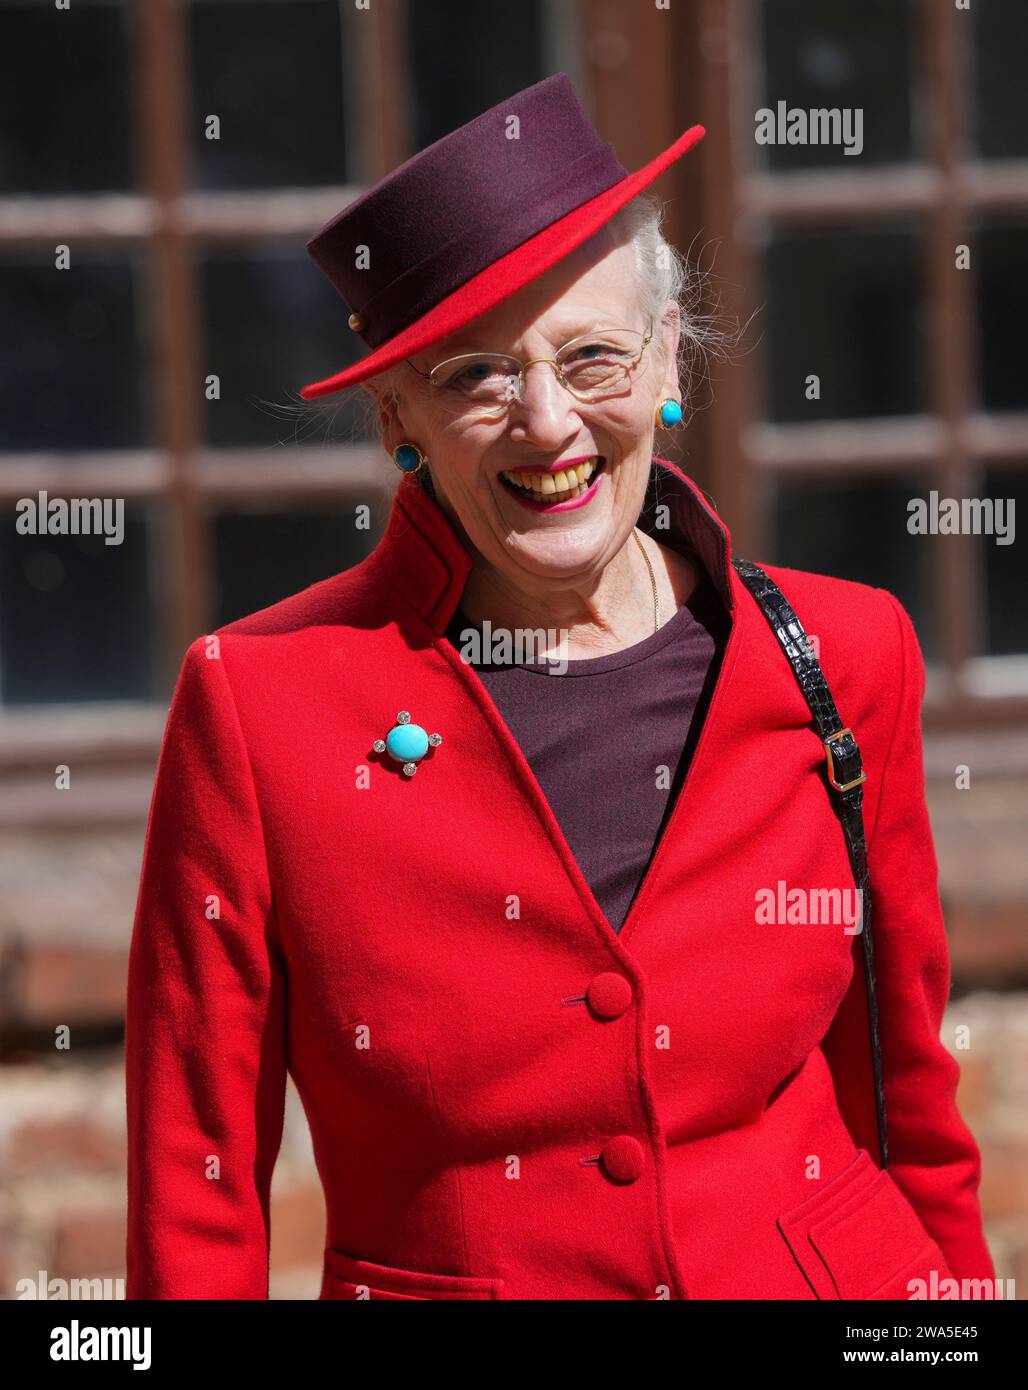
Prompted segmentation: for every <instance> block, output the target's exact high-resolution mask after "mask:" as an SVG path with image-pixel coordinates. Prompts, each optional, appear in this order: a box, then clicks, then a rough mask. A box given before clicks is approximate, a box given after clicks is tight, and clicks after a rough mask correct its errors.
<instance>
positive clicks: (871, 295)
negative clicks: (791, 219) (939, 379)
mask: <svg viewBox="0 0 1028 1390" xmlns="http://www.w3.org/2000/svg"><path fill="white" fill-rule="evenodd" d="M919 257H920V253H919V250H918V241H917V238H916V237H915V235H914V234H913V233H912V232H910V231H906V230H902V231H901V230H896V229H891V230H887V229H881V230H865V229H863V228H861V229H860V230H854V231H850V230H846V229H843V230H840V229H838V228H826V229H825V230H823V231H816V230H806V229H805V230H802V231H795V232H794V231H783V232H781V233H780V234H777V235H775V236H774V237H773V238H772V240H771V241H770V244H769V246H768V251H767V290H766V293H767V310H766V314H767V325H766V326H767V339H766V345H765V361H766V363H767V391H768V396H767V399H768V415H769V418H770V419H772V420H776V421H814V420H829V419H851V418H857V417H863V416H880V415H905V414H913V413H918V412H919V411H921V410H922V409H924V408H925V404H924V403H925V386H924V381H923V378H922V366H923V364H922V363H921V362H920V361H919V354H918V350H917V321H918V302H919V298H920V285H919V267H918V261H919ZM808 376H817V377H818V378H819V379H820V399H819V400H808V399H807V390H808V387H807V378H808Z"/></svg>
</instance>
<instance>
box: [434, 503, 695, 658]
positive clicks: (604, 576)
mask: <svg viewBox="0 0 1028 1390" xmlns="http://www.w3.org/2000/svg"><path fill="white" fill-rule="evenodd" d="M636 534H637V535H638V537H639V540H640V541H641V542H642V544H643V546H644V547H645V549H646V554H647V556H648V557H649V561H650V565H652V567H653V574H654V579H655V580H656V584H657V595H658V598H659V600H660V610H661V621H662V622H666V621H667V619H668V618H669V617H671V616H672V614H673V613H674V612H675V611H676V609H678V608H679V607H680V606H681V604H683V603H685V602H686V601H687V600H688V598H689V595H690V594H691V593H692V591H693V588H694V587H695V584H696V577H697V576H696V570H695V568H694V566H693V564H692V562H691V561H690V560H688V559H687V558H686V557H685V556H683V555H680V554H678V552H677V551H674V550H670V549H667V548H665V547H664V546H661V545H659V544H658V543H657V542H656V541H655V540H653V538H652V537H650V536H648V535H646V534H645V533H644V532H641V531H637V532H636ZM460 606H461V609H462V611H463V612H464V613H465V614H466V616H467V617H468V618H469V619H470V620H471V621H472V622H474V623H482V622H485V621H486V620H487V619H488V621H489V622H490V623H491V624H492V626H493V627H494V628H506V629H515V628H532V629H538V628H543V629H544V630H546V631H550V630H553V631H554V632H555V636H556V641H557V643H559V642H560V641H561V639H562V638H565V639H566V644H567V645H566V646H564V647H563V648H562V649H561V652H562V654H563V655H564V656H565V657H566V658H567V659H568V660H571V661H574V660H580V659H583V658H589V657H597V656H607V655H609V654H610V653H612V652H619V651H623V650H624V648H625V647H631V646H634V645H635V644H636V643H637V642H642V641H644V640H645V638H647V637H649V636H651V635H652V633H653V631H654V615H653V587H652V584H651V583H650V573H649V569H648V568H647V565H646V561H645V560H644V558H643V556H642V554H641V552H640V550H639V546H638V544H637V543H636V541H635V540H634V539H633V536H632V533H629V535H628V538H627V540H626V541H625V544H624V545H623V546H622V547H621V549H620V550H619V551H618V553H617V555H615V556H614V558H613V559H612V560H611V561H610V562H609V564H607V565H606V566H605V567H604V569H603V571H602V573H601V574H600V575H599V576H598V577H597V578H595V579H591V580H590V581H589V582H587V583H582V584H577V583H572V584H568V585H562V586H555V585H553V584H551V583H547V581H545V580H540V581H539V582H538V583H535V584H533V583H530V582H529V583H526V582H518V581H515V580H514V579H512V578H511V577H510V576H509V575H506V574H502V573H500V572H499V571H498V570H496V569H494V568H493V567H492V566H490V565H487V564H486V563H485V562H484V561H482V560H481V559H479V560H477V561H476V563H475V564H474V565H473V566H472V569H471V573H470V575H469V576H468V582H467V584H466V586H465V588H464V593H463V596H462V598H461V605H460ZM543 654H544V655H546V656H550V655H556V654H557V652H556V647H555V646H554V648H553V650H552V651H550V650H547V651H546V652H545V653H543Z"/></svg>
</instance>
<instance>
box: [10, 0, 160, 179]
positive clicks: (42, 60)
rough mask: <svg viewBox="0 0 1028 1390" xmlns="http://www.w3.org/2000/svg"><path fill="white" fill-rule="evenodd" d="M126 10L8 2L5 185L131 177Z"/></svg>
mask: <svg viewBox="0 0 1028 1390" xmlns="http://www.w3.org/2000/svg"><path fill="white" fill-rule="evenodd" d="M125 21H126V12H125V8H124V6H123V5H122V4H120V3H101V0H75V3H74V4H73V5H69V6H68V7H67V8H66V9H58V7H57V6H56V5H55V4H53V3H50V4H39V3H30V4H19V3H13V4H12V3H11V0H7V3H6V4H4V6H3V12H2V18H0V25H2V28H3V37H2V45H3V51H4V57H5V58H6V59H7V61H6V62H5V64H4V69H3V73H4V80H3V82H2V83H0V189H2V190H3V191H4V192H19V193H37V194H42V193H45V194H52V193H94V192H97V191H98V190H111V189H119V190H122V189H127V188H128V187H129V186H130V184H131V183H132V182H133V168H132V165H133V148H132V143H133V133H134V130H135V122H134V120H133V118H132V114H131V103H130V95H131V94H130V88H129V82H130V79H131V78H132V75H133V73H134V71H135V69H134V67H133V64H132V62H131V61H130V57H129V44H128V37H127V34H126V22H125Z"/></svg>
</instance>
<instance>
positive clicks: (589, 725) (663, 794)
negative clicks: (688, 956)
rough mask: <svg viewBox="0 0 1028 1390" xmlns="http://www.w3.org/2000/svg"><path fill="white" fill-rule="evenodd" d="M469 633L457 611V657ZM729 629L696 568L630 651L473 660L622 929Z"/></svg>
mask: <svg viewBox="0 0 1028 1390" xmlns="http://www.w3.org/2000/svg"><path fill="white" fill-rule="evenodd" d="M474 627H475V624H474V623H472V622H471V620H470V619H468V618H466V617H465V616H464V614H463V613H462V611H461V610H460V609H459V608H458V609H457V611H456V613H455V614H454V616H453V620H452V622H451V624H450V626H449V628H448V629H447V634H446V635H447V637H448V639H449V640H450V642H451V643H452V644H453V645H454V646H455V647H456V648H457V649H458V650H460V648H461V645H462V637H461V634H462V633H463V632H464V631H466V630H467V629H469V628H472V629H473V628H474ZM728 628H729V621H728V615H727V613H726V611H725V607H724V604H723V603H722V601H721V599H720V597H719V595H718V593H717V591H716V590H715V589H714V587H713V585H712V583H711V581H710V578H709V576H708V575H707V573H706V571H705V570H704V569H703V568H702V566H700V567H699V578H698V581H697V584H696V587H695V589H694V591H693V593H692V594H691V596H690V597H689V599H688V601H687V602H686V603H684V604H683V605H682V607H681V608H679V609H678V611H677V612H676V613H675V614H674V616H673V617H672V618H670V619H669V620H668V621H667V622H666V623H665V624H664V625H663V627H662V628H661V629H660V631H659V632H655V633H653V634H651V636H649V637H647V638H645V639H644V640H643V641H642V642H637V643H636V644H635V645H634V646H631V647H626V648H625V649H624V650H623V651H620V652H613V653H612V654H610V655H609V656H599V657H591V658H587V659H585V660H581V661H569V662H568V663H567V670H566V671H565V672H564V673H563V674H562V675H556V674H552V673H551V668H550V666H549V665H548V664H547V663H545V662H539V663H532V664H521V665H492V664H481V663H478V662H473V663H472V665H473V666H474V669H475V671H476V672H477V674H478V676H479V678H480V679H481V681H482V683H483V685H484V686H485V687H486V689H487V690H488V692H489V694H490V696H491V697H492V700H493V703H494V704H495V705H496V707H497V709H498V710H499V712H500V714H501V715H502V716H503V718H504V720H505V721H506V723H507V726H508V728H509V729H510V731H511V733H512V734H513V735H514V737H515V738H516V739H517V741H518V743H519V745H520V747H521V749H522V751H523V753H524V755H525V758H526V759H527V761H528V763H529V766H530V767H531V768H532V771H533V773H534V774H535V777H536V780H537V781H538V782H539V785H540V786H541V787H542V789H543V792H544V793H545V795H546V798H547V800H548V801H549V803H550V806H551V808H552V810H553V813H554V815H555V816H556V818H557V822H558V824H559V825H560V827H561V829H562V830H563V832H564V836H565V839H566V840H567V842H568V844H569V846H570V848H571V851H572V853H573V854H574V856H575V859H576V860H577V861H578V865H579V867H580V868H581V870H582V874H583V876H584V877H585V880H586V882H587V883H588V884H589V886H590V888H591V889H592V890H593V893H594V894H595V896H596V899H597V901H598V902H599V904H600V907H601V908H602V909H603V911H604V913H605V914H606V916H607V920H608V921H609V922H610V924H611V926H612V927H613V928H614V930H615V931H620V930H621V927H622V924H623V923H624V920H625V918H626V916H627V915H628V909H629V907H630V906H631V903H632V899H633V898H634V896H635V894H636V892H637V890H638V888H639V885H640V883H641V882H642V879H643V876H644V874H645V873H646V869H647V866H648V865H649V863H650V860H651V858H652V856H653V853H654V851H655V849H656V847H657V843H658V841H659V839H660V836H661V834H662V832H663V830H664V827H665V825H666V823H667V820H668V818H669V817H670V814H671V810H672V808H673V806H674V801H675V797H676V796H677V794H678V791H679V789H680V787H681V784H682V782H683V780H684V778H685V773H686V771H687V769H688V765H689V760H690V758H691V756H692V752H693V749H694V748H695V746H696V741H697V739H698V737H699V733H700V729H701V728H702V724H703V718H704V715H705V713H706V707H707V704H708V702H709V699H710V694H711V692H712V690H713V687H714V684H715V682H716V680H717V670H718V667H719V665H720V654H721V653H722V652H723V647H724V638H725V636H726V635H727V631H728ZM715 656H717V657H718V660H715V659H714V658H715Z"/></svg>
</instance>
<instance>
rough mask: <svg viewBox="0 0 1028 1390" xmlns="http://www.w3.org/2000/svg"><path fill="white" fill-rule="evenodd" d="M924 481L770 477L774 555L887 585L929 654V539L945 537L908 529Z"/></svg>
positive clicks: (932, 650) (932, 637)
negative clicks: (912, 505) (916, 533)
mask: <svg viewBox="0 0 1028 1390" xmlns="http://www.w3.org/2000/svg"><path fill="white" fill-rule="evenodd" d="M928 486H929V485H928V483H927V482H926V481H925V479H924V478H919V477H914V476H910V477H906V478H901V479H899V480H896V479H885V478H877V477H876V478H863V479H862V478H857V477H854V476H853V475H852V474H851V475H849V476H847V477H838V478H835V477H832V478H783V479H777V480H775V479H769V480H768V482H767V484H766V488H767V494H766V495H767V503H768V509H767V513H766V514H767V515H768V516H769V517H770V518H771V524H772V527H773V530H772V533H771V534H772V536H773V541H772V547H773V554H774V563H776V564H779V565H788V566H790V567H791V568H792V569H799V570H810V571H812V572H813V573H815V574H829V575H833V576H834V577H835V578H837V579H853V580H856V581H857V582H859V583H861V584H873V585H874V586H875V587H876V588H879V589H888V590H889V592H890V593H892V594H895V595H896V597H897V598H898V599H899V601H900V603H902V604H903V606H904V608H906V610H907V612H908V613H909V614H910V616H911V618H912V619H913V622H914V626H915V627H916V629H917V635H918V639H919V640H920V642H921V646H922V648H923V650H924V653H925V657H926V658H933V657H934V656H935V655H936V632H935V613H934V608H933V605H932V601H931V583H932V580H931V573H932V572H931V563H932V553H933V552H932V547H933V546H934V545H937V544H938V543H939V541H940V539H942V540H944V539H945V537H938V536H931V535H928V536H912V535H911V534H910V532H909V531H908V530H907V521H908V518H909V512H908V504H909V503H910V500H911V498H913V497H926V496H927V493H928ZM786 597H788V591H786ZM798 616H799V619H800V621H801V622H804V615H803V614H802V613H799V615H798ZM805 626H806V624H805ZM810 630H811V629H810V627H809V626H808V627H807V631H808V632H809V631H810Z"/></svg>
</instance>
